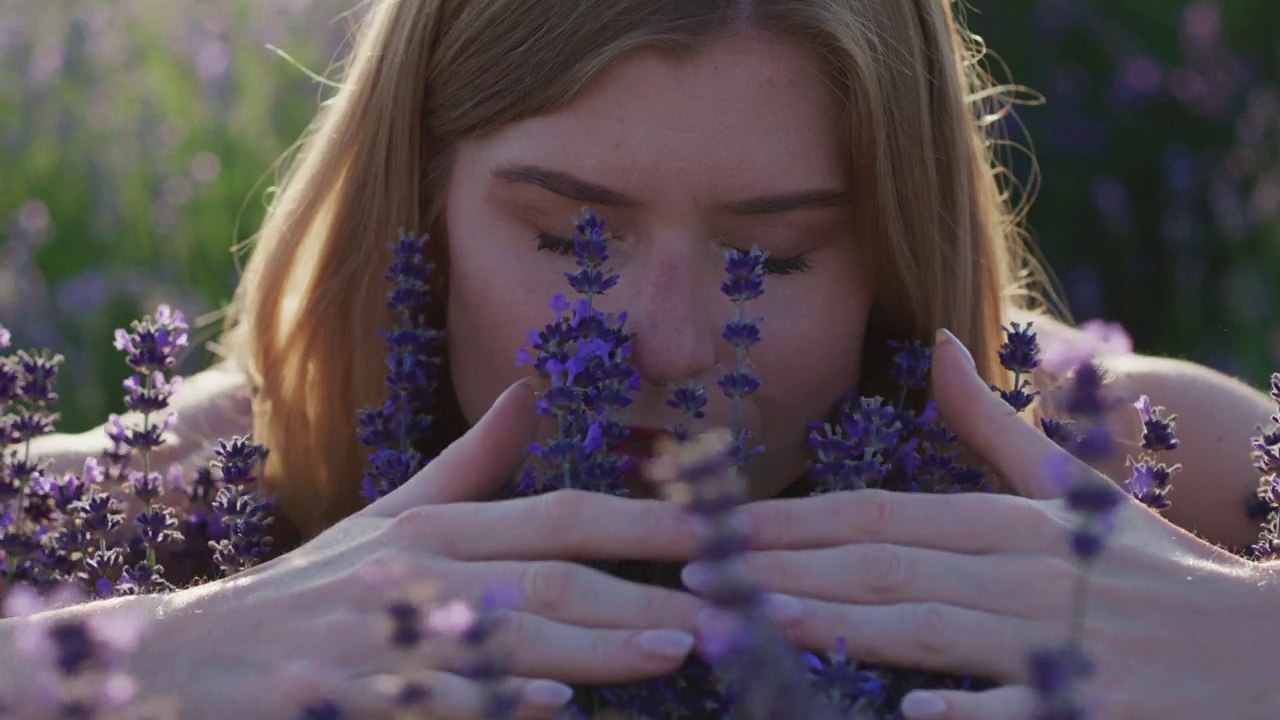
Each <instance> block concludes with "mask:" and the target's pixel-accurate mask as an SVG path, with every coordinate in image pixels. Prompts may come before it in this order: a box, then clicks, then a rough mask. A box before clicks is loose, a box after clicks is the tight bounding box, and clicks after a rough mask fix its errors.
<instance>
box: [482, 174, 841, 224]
mask: <svg viewBox="0 0 1280 720" xmlns="http://www.w3.org/2000/svg"><path fill="white" fill-rule="evenodd" d="M493 176H494V177H495V178H498V179H499V180H505V181H506V182H510V183H520V184H525V185H534V186H536V187H540V188H542V189H543V190H547V191H549V192H552V193H555V194H556V195H559V196H561V197H565V198H568V199H570V200H577V201H579V202H584V203H588V204H591V205H603V206H606V207H622V208H634V207H639V205H640V202H639V201H638V200H635V199H633V198H630V197H627V196H626V195H624V194H622V193H620V192H618V191H616V190H611V189H609V188H607V187H604V186H603V185H596V184H595V183H591V182H587V181H586V180H583V179H582V178H578V177H575V176H573V175H570V174H569V173H566V172H562V171H559V170H551V169H549V168H544V167H538V166H537V165H502V166H500V167H497V168H494V170H493ZM848 202H849V193H848V192H846V191H844V190H826V189H820V190H804V191H801V192H794V193H783V194H779V195H764V196H761V197H754V198H747V199H745V200H735V201H733V202H730V203H725V204H724V205H720V206H719V207H718V208H717V209H718V210H721V211H723V212H726V213H729V214H731V215H772V214H775V213H785V212H792V211H795V210H815V209H821V208H832V207H840V206H842V205H845V204H847V203H848Z"/></svg>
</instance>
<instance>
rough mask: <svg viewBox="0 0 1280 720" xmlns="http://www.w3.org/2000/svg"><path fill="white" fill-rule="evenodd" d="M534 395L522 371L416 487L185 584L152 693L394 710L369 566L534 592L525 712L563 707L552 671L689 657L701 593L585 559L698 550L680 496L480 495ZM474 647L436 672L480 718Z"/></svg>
mask: <svg viewBox="0 0 1280 720" xmlns="http://www.w3.org/2000/svg"><path fill="white" fill-rule="evenodd" d="M532 394H533V393H532V390H531V388H530V387H529V386H528V385H527V384H525V383H517V384H516V385H514V386H512V387H511V388H509V389H508V390H507V391H506V392H505V393H503V395H502V396H501V397H499V398H498V400H497V401H495V403H494V405H493V407H492V408H490V410H489V411H488V413H487V414H486V415H485V416H484V418H482V419H481V420H480V422H479V423H477V425H476V426H475V427H474V428H472V429H471V430H470V431H469V432H467V433H466V434H465V435H464V436H462V437H461V438H459V439H458V440H457V441H456V442H454V443H453V444H452V445H450V446H449V448H448V449H446V450H445V451H444V452H443V453H442V454H441V455H440V456H439V457H438V458H436V459H435V460H433V461H432V462H431V463H429V464H428V465H427V466H426V467H425V468H424V469H423V470H422V471H421V472H419V473H418V474H417V475H415V476H414V477H413V478H412V479H411V480H409V482H408V483H406V484H405V485H404V486H403V487H401V488H399V489H398V490H396V491H395V492H394V493H392V494H390V495H388V496H387V497H385V498H382V499H381V500H379V501H378V502H376V503H374V504H372V505H370V506H368V507H366V508H364V509H363V510H361V511H360V512H358V513H356V514H354V515H352V516H350V517H348V518H346V519H345V520H343V521H342V522H340V523H338V524H336V525H334V526H333V527H331V528H329V529H328V530H327V531H325V532H324V533H322V534H321V535H319V536H318V537H316V538H315V539H314V540H312V541H311V542H309V543H307V544H305V545H303V546H302V547H300V548H298V549H297V550H295V551H293V552H290V553H287V554H285V555H283V556H281V557H279V558H277V559H275V560H273V561H271V562H268V563H265V564H263V565H261V566H258V567H256V568H253V569H251V570H249V571H247V572H244V573H242V574H240V575H237V576H235V577H233V578H229V579H227V580H223V581H218V582H213V583H210V584H207V585H202V586H198V587H195V588H191V589H189V590H185V591H182V592H179V593H176V594H174V595H172V596H170V597H169V598H168V599H167V601H166V603H165V606H164V610H163V612H162V614H161V618H160V620H159V621H158V622H157V625H156V627H155V628H154V631H153V632H151V633H148V637H149V640H147V639H144V647H143V648H141V650H142V652H143V653H147V655H148V656H150V658H151V660H150V661H148V660H147V659H146V656H144V657H143V658H141V659H140V660H141V662H142V664H143V665H142V667H141V668H140V673H139V674H140V675H141V676H142V677H141V680H142V683H143V688H144V690H147V691H150V692H158V693H165V694H171V693H172V692H173V690H174V689H175V688H178V687H182V688H183V690H182V691H181V692H180V693H179V694H180V695H181V696H182V697H181V700H182V704H183V705H184V707H187V708H188V710H192V709H194V708H201V707H203V708H208V709H209V713H210V716H215V715H216V716H218V717H232V716H236V715H240V716H248V717H288V716H290V715H295V716H296V708H297V707H299V706H300V705H301V704H302V703H303V702H306V701H307V700H309V699H314V697H315V696H327V697H329V698H331V699H333V700H335V701H337V702H339V703H340V704H342V705H343V706H344V707H345V708H346V709H348V710H349V711H350V710H354V711H355V713H354V714H355V715H356V716H371V715H375V716H376V715H380V714H381V713H382V711H383V710H384V709H385V708H386V704H385V701H384V700H382V699H380V697H379V694H378V693H376V692H374V691H373V690H372V688H373V683H374V678H375V677H376V676H378V675H380V674H383V673H389V672H393V671H394V670H395V669H396V667H395V665H394V662H395V652H394V651H393V650H392V649H391V648H390V646H389V645H388V641H387V638H386V635H385V632H384V631H382V630H380V627H382V626H381V625H380V622H381V620H382V617H381V615H382V611H383V607H382V603H383V601H384V599H385V598H384V597H383V596H382V595H380V594H379V593H376V592H374V591H373V585H372V584H371V583H370V582H369V580H370V579H371V578H373V577H377V576H379V575H380V574H383V573H385V572H386V571H389V570H392V569H394V570H395V571H396V572H397V573H398V574H404V573H405V571H408V574H409V575H410V577H412V578H414V579H415V580H417V579H421V580H424V581H428V582H430V583H432V584H433V585H434V586H435V587H438V588H440V590H441V591H442V594H444V595H445V596H446V597H451V598H452V597H460V598H464V599H474V598H476V597H478V596H479V595H480V594H481V593H483V592H484V591H486V590H488V589H492V588H495V587H514V588H515V589H517V590H518V592H519V594H520V606H519V608H518V610H515V611H511V612H510V613H509V614H507V615H506V617H504V619H503V622H502V623H501V625H500V628H501V629H500V631H499V633H498V635H497V638H498V642H497V645H498V646H499V647H502V648H505V649H506V650H507V657H508V658H509V660H510V663H511V672H512V673H513V674H514V675H515V676H516V677H517V678H519V679H517V680H515V681H514V682H515V683H516V684H517V685H518V690H519V691H520V692H521V694H522V698H523V700H522V706H521V707H522V710H521V713H520V714H521V715H529V716H538V715H550V714H553V713H554V711H555V710H557V709H558V706H557V705H556V704H554V703H549V702H547V701H546V700H550V699H553V698H554V696H555V694H556V689H557V688H556V685H555V683H549V682H546V681H545V680H543V679H546V680H551V681H558V682H561V683H585V684H594V683H600V684H604V683H618V682H625V681H631V680H638V679H643V678H648V677H656V676H660V675H664V674H667V673H670V672H672V671H674V670H675V669H676V668H677V667H679V665H680V664H681V663H682V662H683V660H684V658H685V656H686V655H687V653H688V650H689V647H690V646H691V644H692V636H691V634H690V633H691V632H692V629H693V627H694V616H695V615H696V613H697V612H698V610H700V609H701V608H702V607H703V605H702V603H701V602H700V601H699V600H698V599H697V598H695V597H694V596H691V595H688V594H685V593H682V592H678V591H674V590H667V589H662V588H656V587H650V586H645V585H640V584H636V583H631V582H626V581H623V580H620V579H617V578H614V577H611V576H609V575H607V574H605V573H602V572H599V571H596V570H593V569H590V568H587V567H585V566H583V565H580V564H577V563H574V562H570V561H571V560H603V559H636V560H666V561H686V560H688V559H689V558H690V556H691V555H692V554H693V553H694V551H695V550H696V547H697V536H696V534H695V532H696V531H695V528H694V523H693V522H692V521H691V520H690V519H689V518H688V517H686V516H685V515H684V514H683V512H682V510H681V509H680V508H679V507H678V506H677V505H675V504H674V503H664V502H660V501H651V500H631V499H625V498H618V497H612V496H608V495H604V494H598V493H586V492H578V491H559V492H554V493H550V494H546V495H541V496H537V497H532V498H521V499H515V500H505V501H494V502H481V501H480V500H481V499H482V498H485V497H487V496H489V495H490V494H491V493H492V491H493V490H494V489H496V488H497V487H499V486H500V485H501V484H502V483H503V482H506V481H508V480H509V479H510V478H511V477H512V476H513V475H514V473H515V472H516V471H517V470H518V468H519V467H520V465H521V464H522V462H523V461H524V459H525V458H526V451H525V446H526V445H527V444H528V442H530V440H531V438H532V436H533V434H534V432H535V430H536V416H535V414H534V411H533V397H532ZM161 648H168V650H165V649H161ZM175 651H176V652H175ZM461 659H462V658H452V659H451V658H449V657H448V656H447V655H446V657H445V658H444V660H443V662H444V663H445V664H446V667H441V668H439V671H438V672H436V673H435V674H434V675H433V679H432V685H433V698H434V700H433V703H432V705H431V716H432V717H444V718H465V717H480V707H481V705H480V702H481V694H480V690H479V688H478V687H477V686H476V685H475V684H474V683H472V682H471V681H469V680H466V679H464V678H463V677H461V676H460V675H457V674H453V673H451V672H449V671H456V670H458V667H457V666H456V665H454V664H453V663H454V662H455V661H457V660H461ZM148 678H154V679H155V680H154V681H148ZM288 678H292V680H290V679H288ZM530 678H537V679H539V680H540V681H539V682H531V681H530V680H529V679H530ZM539 697H541V698H543V699H544V702H542V703H538V702H537V699H538V698H539ZM228 702H231V703H233V704H239V703H243V707H242V708H234V707H228V706H227V703H228ZM197 716H200V715H199V714H198V713H197Z"/></svg>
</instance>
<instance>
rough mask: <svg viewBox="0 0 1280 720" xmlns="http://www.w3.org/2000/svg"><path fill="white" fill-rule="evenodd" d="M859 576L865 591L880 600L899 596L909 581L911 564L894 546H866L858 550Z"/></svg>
mask: <svg viewBox="0 0 1280 720" xmlns="http://www.w3.org/2000/svg"><path fill="white" fill-rule="evenodd" d="M860 550H861V552H862V562H861V563H860V565H861V566H862V567H861V568H860V569H859V574H860V575H861V577H862V578H863V581H864V582H865V583H866V588H867V590H869V591H871V592H872V593H873V594H875V595H876V596H879V597H881V598H887V597H892V596H895V595H897V594H899V593H900V592H901V591H902V590H903V589H904V588H905V587H907V586H908V585H909V584H910V581H911V562H910V560H909V558H908V557H907V554H906V553H905V552H903V551H902V549H901V548H899V547H897V546H895V545H866V546H863V547H862V548H860Z"/></svg>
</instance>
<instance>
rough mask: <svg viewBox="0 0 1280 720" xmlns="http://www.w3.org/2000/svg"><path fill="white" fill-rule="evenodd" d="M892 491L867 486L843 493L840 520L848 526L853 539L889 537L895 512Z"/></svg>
mask: <svg viewBox="0 0 1280 720" xmlns="http://www.w3.org/2000/svg"><path fill="white" fill-rule="evenodd" d="M894 503H895V498H894V497H893V493H891V492H889V491H887V490H879V489H874V488H868V489H865V490H855V491H853V492H849V493H846V494H844V496H843V497H842V498H841V502H840V503H839V504H840V505H842V506H843V507H841V508H840V510H841V511H842V516H843V517H842V518H841V519H840V522H841V523H843V525H844V527H847V528H849V531H850V532H852V534H853V536H854V539H856V540H860V541H864V542H868V541H869V542H875V541H881V540H884V539H886V538H887V537H889V530H890V529H891V528H892V527H893V518H894V515H895V512H896V508H895V507H894Z"/></svg>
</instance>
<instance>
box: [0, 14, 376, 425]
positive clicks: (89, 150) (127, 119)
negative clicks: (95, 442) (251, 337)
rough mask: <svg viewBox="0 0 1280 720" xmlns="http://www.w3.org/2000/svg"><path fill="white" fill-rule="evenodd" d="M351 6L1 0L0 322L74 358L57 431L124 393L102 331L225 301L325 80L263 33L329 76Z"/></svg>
mask: <svg viewBox="0 0 1280 720" xmlns="http://www.w3.org/2000/svg"><path fill="white" fill-rule="evenodd" d="M351 6H352V3H351V2H349V1H348V0H231V1H227V0H115V1H113V2H100V1H98V0H78V1H77V0H62V1H60V2H52V3H39V2H32V0H0V148H3V164H2V166H0V167H2V168H3V169H0V232H2V233H3V238H4V242H3V246H2V247H0V323H3V324H5V325H7V326H8V327H10V328H11V329H12V330H13V335H14V342H15V345H17V346H19V347H28V346H49V347H52V348H54V349H55V350H57V351H59V352H61V353H63V354H64V355H66V356H67V363H66V365H65V370H64V379H63V381H62V387H63V390H64V393H63V395H64V399H63V402H62V408H61V409H62V410H63V413H64V418H65V419H64V422H63V424H62V426H61V427H62V429H64V430H68V431H70V430H80V429H84V428H87V427H90V426H92V425H93V424H95V423H99V422H102V420H104V419H105V415H106V413H107V412H109V411H110V410H118V409H119V407H120V402H121V400H120V396H121V395H122V393H123V391H122V390H121V388H120V381H121V379H123V378H124V377H125V370H126V368H125V366H124V365H123V360H122V359H121V358H120V356H119V355H118V354H117V353H116V352H115V351H114V350H112V349H111V333H112V328H114V327H118V326H123V325H125V324H127V322H128V321H129V320H130V319H132V318H134V317H138V316H140V315H141V314H143V313H145V312H150V311H153V310H154V308H155V306H156V304H157V303H159V302H168V303H170V304H172V305H173V306H174V307H175V308H178V309H181V310H183V311H184V312H186V313H187V314H188V317H189V318H191V319H196V318H200V317H202V316H205V315H206V314H207V313H209V312H210V311H212V310H216V309H218V308H219V307H220V306H222V305H223V304H224V303H225V302H226V301H227V300H228V299H229V297H230V294H231V291H232V289H233V287H234V281H235V277H236V271H235V263H234V258H233V255H232V251H231V250H232V248H233V246H235V245H236V244H237V243H239V242H241V241H243V240H244V239H245V238H246V237H248V236H249V235H251V234H252V233H253V232H254V229H255V228H256V226H257V224H258V223H259V222H260V221H261V217H262V209H263V200H264V196H263V192H264V190H265V189H266V188H268V187H269V186H270V185H271V183H272V181H273V179H274V175H273V174H272V173H271V170H272V163H273V162H274V161H275V160H276V159H277V158H278V157H279V156H280V155H281V154H282V153H283V152H284V151H285V150H286V149H287V148H288V147H289V146H290V144H291V143H292V142H293V141H294V140H296V139H297V136H298V134H299V133H300V132H301V131H302V129H303V128H304V127H305V124H306V123H307V121H308V120H309V119H310V117H311V116H312V115H313V114H314V112H315V109H316V105H317V102H318V100H319V99H320V97H321V95H320V92H321V90H323V87H322V86H321V84H319V83H316V82H313V81H312V80H311V79H309V78H308V77H307V75H306V74H305V73H304V72H302V71H301V70H299V69H298V68H297V67H295V66H293V65H291V64H290V63H289V62H287V61H286V60H284V59H282V58H281V57H279V56H278V55H277V54H276V53H274V52H273V51H271V50H270V49H268V47H267V46H268V45H272V46H275V47H278V48H280V49H282V50H283V51H284V52H286V53H288V54H289V55H290V56H291V57H293V58H294V59H296V60H297V61H298V63H300V64H301V65H303V66H305V67H307V68H309V69H311V70H314V71H316V72H319V73H323V72H324V70H325V68H326V67H327V66H328V64H329V61H330V60H331V59H332V58H333V57H334V56H335V53H337V52H339V51H340V48H341V47H342V44H343V41H344V39H345V38H346V35H347V31H348V29H349V23H348V22H347V21H346V20H344V19H343V18H341V17H340V16H341V15H342V13H343V12H345V11H347V10H349V9H350V8H351ZM206 320H207V321H210V322H211V321H213V320H214V318H212V317H206ZM193 324H195V323H193ZM215 330H216V328H215V327H214V326H212V325H210V326H209V327H208V328H207V329H206V330H205V331H203V332H200V331H197V332H196V333H195V336H194V337H193V340H195V342H193V343H192V345H193V348H192V356H191V357H189V358H188V359H187V361H186V362H185V363H184V369H186V370H192V369H195V368H198V367H200V366H202V365H204V364H207V362H208V361H209V356H208V354H207V352H206V351H205V349H204V347H203V342H202V341H204V340H207V339H209V338H210V337H211V336H212V335H213V334H214V331H215ZM71 388H74V391H73V392H68V389H71Z"/></svg>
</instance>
